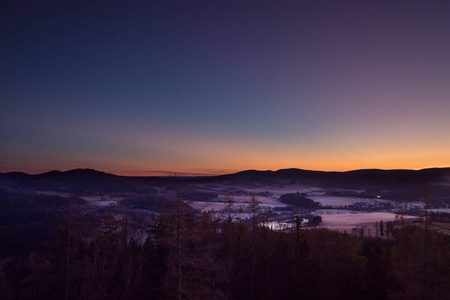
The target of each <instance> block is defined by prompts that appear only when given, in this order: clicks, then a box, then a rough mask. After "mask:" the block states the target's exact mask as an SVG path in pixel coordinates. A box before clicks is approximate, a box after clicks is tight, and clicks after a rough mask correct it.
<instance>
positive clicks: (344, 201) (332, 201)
mask: <svg viewBox="0 0 450 300" xmlns="http://www.w3.org/2000/svg"><path fill="white" fill-rule="evenodd" d="M307 198H309V199H312V200H314V201H316V202H319V203H320V204H321V205H322V206H336V207H339V206H345V205H352V204H355V203H367V204H372V205H374V204H377V203H392V204H394V203H396V202H395V201H392V200H387V199H372V198H355V197H336V196H311V197H309V196H308V197H307Z"/></svg>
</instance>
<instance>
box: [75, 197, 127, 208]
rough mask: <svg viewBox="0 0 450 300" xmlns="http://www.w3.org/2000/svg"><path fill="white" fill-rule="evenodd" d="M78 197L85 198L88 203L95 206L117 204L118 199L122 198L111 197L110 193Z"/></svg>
mask: <svg viewBox="0 0 450 300" xmlns="http://www.w3.org/2000/svg"><path fill="white" fill-rule="evenodd" d="M80 198H81V199H83V200H86V201H87V202H88V203H89V204H91V205H95V206H111V205H117V203H118V202H120V200H122V198H121V197H111V196H110V195H105V196H98V195H95V196H81V197H80Z"/></svg>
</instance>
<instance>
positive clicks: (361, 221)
mask: <svg viewBox="0 0 450 300" xmlns="http://www.w3.org/2000/svg"><path fill="white" fill-rule="evenodd" d="M315 213H316V214H318V215H320V216H321V217H322V223H321V224H320V226H323V227H342V228H344V227H350V228H353V227H362V226H375V222H380V221H383V222H387V221H394V220H395V218H396V216H397V218H399V216H398V215H396V214H394V213H389V212H359V211H351V210H339V209H336V210H332V209H331V210H330V209H327V210H320V209H319V210H316V211H315ZM404 218H405V219H411V218H416V217H413V216H404Z"/></svg>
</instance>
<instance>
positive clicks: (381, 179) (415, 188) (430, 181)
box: [0, 168, 450, 200]
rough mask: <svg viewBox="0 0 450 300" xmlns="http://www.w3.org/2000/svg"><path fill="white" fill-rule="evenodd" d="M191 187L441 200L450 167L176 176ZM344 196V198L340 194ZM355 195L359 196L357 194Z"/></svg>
mask: <svg viewBox="0 0 450 300" xmlns="http://www.w3.org/2000/svg"><path fill="white" fill-rule="evenodd" d="M176 180H177V181H180V182H185V183H187V184H207V183H208V184H211V183H217V184H220V183H226V184H231V185H268V186H271V185H272V186H274V185H290V184H295V185H302V186H307V187H317V188H323V189H327V190H334V191H335V193H336V195H346V196H349V195H352V194H351V193H352V192H343V191H342V190H361V191H364V192H362V194H361V193H360V194H358V196H367V197H375V196H376V195H382V196H383V197H385V198H388V199H398V200H401V199H420V198H423V197H424V189H425V187H426V188H427V191H428V193H429V195H432V196H433V197H435V198H437V199H444V200H445V199H448V200H450V168H430V169H422V170H378V169H364V170H354V171H347V172H325V171H310V170H302V169H281V170H278V171H257V170H246V171H241V172H238V173H234V174H227V175H220V176H209V177H208V176H202V177H177V179H176ZM173 181H174V179H173V178H168V177H156V176H150V177H139V176H119V175H114V174H109V173H105V172H101V171H97V170H93V169H74V170H69V171H65V172H61V171H56V170H54V171H50V172H47V173H42V174H38V175H29V174H26V173H21V172H9V173H3V174H0V185H3V186H7V187H10V188H18V189H32V190H54V191H65V192H83V191H84V192H95V191H104V192H136V193H142V192H146V191H148V190H149V188H152V187H154V186H170V185H173ZM339 193H341V194H339ZM353 193H354V192H353Z"/></svg>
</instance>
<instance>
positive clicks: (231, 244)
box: [0, 191, 450, 300]
mask: <svg viewBox="0 0 450 300" xmlns="http://www.w3.org/2000/svg"><path fill="white" fill-rule="evenodd" d="M176 195H177V196H176V197H174V198H173V199H170V201H169V200H168V201H169V202H167V203H166V204H165V205H160V206H159V208H158V209H157V213H154V214H150V215H149V214H140V213H139V212H138V211H136V210H132V209H130V207H129V206H127V204H128V205H129V203H127V202H126V201H124V202H123V205H119V206H115V207H106V208H105V209H103V210H101V211H98V212H95V214H93V213H89V212H86V209H85V208H83V209H82V207H83V203H82V201H80V200H79V199H77V198H71V199H66V200H65V202H63V203H61V202H60V201H59V202H58V201H57V200H58V198H57V197H56V196H53V197H51V199H53V200H54V201H49V202H46V203H47V207H41V206H39V207H38V206H36V205H35V204H36V203H34V202H33V201H38V200H39V199H40V198H39V197H38V198H32V199H31V200H30V199H28V198H25V199H27V201H20V203H21V204H20V205H21V206H19V207H17V205H18V204H17V203H18V201H15V202H14V201H13V200H14V199H13V200H11V202H10V203H9V204H8V202H6V201H3V202H2V203H3V204H2V205H3V206H4V209H8V215H9V216H10V218H9V219H4V220H5V221H4V222H9V223H8V224H6V223H5V224H4V225H2V228H1V234H2V246H0V248H1V249H2V256H1V263H0V299H324V300H325V299H447V297H448V294H449V292H450V284H449V283H450V265H449V262H450V236H449V235H447V234H443V233H439V232H437V231H435V230H430V228H429V226H428V225H429V223H431V222H432V218H431V217H430V218H425V221H422V222H419V223H416V224H411V223H409V224H405V223H403V224H402V223H398V224H397V225H396V226H393V224H392V223H390V224H383V222H379V223H377V224H374V228H373V231H372V232H374V233H375V232H376V234H373V235H371V236H368V235H367V230H364V229H358V228H356V229H355V230H352V232H337V231H332V230H329V229H326V228H303V227H301V224H300V221H299V218H297V222H296V226H294V227H293V228H290V229H286V230H280V231H274V230H271V229H269V228H268V227H265V226H264V218H265V216H264V214H263V213H262V211H261V207H259V204H258V202H257V201H256V198H255V197H253V201H252V202H251V203H250V204H249V206H250V211H251V213H250V214H249V218H247V219H240V218H239V217H236V216H237V215H238V214H236V213H235V209H234V207H233V201H231V200H230V201H229V203H228V209H227V210H226V211H225V212H224V213H222V214H221V215H217V214H214V213H211V212H203V213H201V212H199V211H196V210H193V209H192V208H191V207H190V206H189V205H188V203H187V201H186V200H185V197H184V194H183V193H181V192H178V191H177V194H176ZM7 196H8V197H10V198H11V197H12V196H13V194H7ZM22 200H23V199H22ZM141 201H143V200H141ZM13 204H14V205H15V206H14V205H13ZM26 206H29V207H33V208H34V209H32V210H30V209H29V210H26V209H24V207H26ZM63 207H65V209H63ZM52 208H53V210H52ZM3 211H4V212H5V213H6V210H3ZM27 211H28V213H27ZM5 216H6V215H5ZM11 216H15V217H14V218H13V219H11ZM38 216H40V217H41V218H43V219H45V220H47V221H48V222H47V223H45V222H43V221H42V220H40V219H39V218H38ZM435 217H436V218H439V220H440V221H442V219H446V218H447V216H446V215H437V216H435ZM19 219H20V220H21V221H20V222H19V223H22V224H21V225H20V224H14V222H15V221H16V223H17V222H18V221H17V220H19ZM26 222H28V223H27V224H28V225H24V224H25V223H26ZM45 224H47V225H45ZM375 226H376V228H375ZM8 232H9V235H8ZM21 234H23V236H22V235H21ZM33 237H34V239H33ZM36 237H38V238H40V239H43V240H45V241H47V242H45V243H42V241H39V240H37V238H36ZM24 239H25V240H24ZM27 239H29V240H27ZM14 241H15V242H14ZM27 241H31V242H32V243H33V244H34V247H32V246H30V243H26V242H27ZM22 244H26V245H28V248H21V245H22ZM8 247H9V248H8ZM14 253H15V254H16V255H14Z"/></svg>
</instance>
